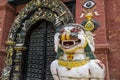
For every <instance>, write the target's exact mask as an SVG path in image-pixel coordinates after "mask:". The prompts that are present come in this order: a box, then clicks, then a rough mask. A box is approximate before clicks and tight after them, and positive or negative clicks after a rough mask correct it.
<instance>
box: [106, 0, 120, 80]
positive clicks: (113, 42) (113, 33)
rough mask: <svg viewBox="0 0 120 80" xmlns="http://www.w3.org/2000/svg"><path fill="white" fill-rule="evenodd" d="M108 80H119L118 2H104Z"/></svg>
mask: <svg viewBox="0 0 120 80" xmlns="http://www.w3.org/2000/svg"><path fill="white" fill-rule="evenodd" d="M105 5H106V8H105V11H106V24H107V25H106V26H107V37H108V43H109V45H110V53H109V57H108V59H109V67H110V80H120V35H119V34H120V0H105Z"/></svg>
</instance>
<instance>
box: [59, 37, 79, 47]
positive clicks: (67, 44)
mask: <svg viewBox="0 0 120 80" xmlns="http://www.w3.org/2000/svg"><path fill="white" fill-rule="evenodd" d="M80 42H81V40H80V39H78V40H64V41H60V44H61V46H62V47H63V48H65V49H69V48H72V47H74V46H76V45H77V44H79V43H80Z"/></svg>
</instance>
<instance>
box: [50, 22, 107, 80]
mask: <svg viewBox="0 0 120 80" xmlns="http://www.w3.org/2000/svg"><path fill="white" fill-rule="evenodd" d="M93 36H94V35H93V34H92V32H90V31H85V30H84V27H83V26H81V25H79V24H72V23H71V24H67V25H65V26H62V27H58V28H57V29H56V34H55V36H54V45H55V52H56V53H57V56H56V60H54V61H53V62H52V63H51V66H50V68H51V73H52V75H53V78H54V80H104V77H105V66H104V64H103V63H102V62H101V61H100V60H98V59H96V56H95V55H94V51H95V46H94V40H93V39H94V38H93Z"/></svg>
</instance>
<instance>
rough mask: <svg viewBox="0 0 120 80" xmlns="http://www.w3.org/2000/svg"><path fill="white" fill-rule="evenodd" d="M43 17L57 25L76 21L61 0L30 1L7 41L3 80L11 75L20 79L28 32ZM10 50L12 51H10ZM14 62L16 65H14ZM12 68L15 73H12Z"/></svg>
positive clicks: (15, 79)
mask: <svg viewBox="0 0 120 80" xmlns="http://www.w3.org/2000/svg"><path fill="white" fill-rule="evenodd" d="M42 19H44V20H47V21H50V22H51V23H52V24H53V25H54V26H55V27H59V26H60V25H64V24H67V23H70V22H74V20H73V16H72V14H71V12H70V11H69V9H68V8H67V7H66V6H65V5H64V4H63V3H62V2H61V1H60V0H52V1H51V0H32V1H30V2H29V3H28V4H27V5H26V7H25V8H23V9H22V10H21V12H20V13H19V15H18V16H17V18H16V19H15V21H14V23H13V25H12V27H11V29H10V32H9V36H8V42H6V44H7V45H8V47H7V54H8V57H7V58H6V67H5V68H4V69H3V73H2V80H9V79H10V75H11V79H12V80H19V79H20V73H21V71H20V67H21V57H22V51H23V50H25V49H26V48H25V47H24V41H25V36H26V33H27V31H28V30H29V29H30V27H31V26H32V25H33V24H34V23H36V22H37V21H39V20H42ZM13 44H14V45H13ZM15 44H16V45H15ZM10 50H12V52H9V51H10ZM13 52H14V54H13ZM13 55H14V61H13ZM13 63H14V65H12V64H13ZM11 65H12V66H11ZM11 69H12V70H13V73H11ZM10 73H11V74H10Z"/></svg>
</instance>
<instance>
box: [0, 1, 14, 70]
mask: <svg viewBox="0 0 120 80" xmlns="http://www.w3.org/2000/svg"><path fill="white" fill-rule="evenodd" d="M14 17H15V9H14V8H13V7H11V6H10V5H9V4H7V0H0V72H1V70H2V68H3V66H4V62H5V56H6V54H5V41H6V40H7V36H8V32H9V29H10V27H11V25H12V23H13V21H14Z"/></svg>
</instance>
